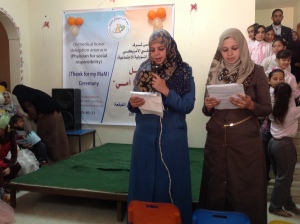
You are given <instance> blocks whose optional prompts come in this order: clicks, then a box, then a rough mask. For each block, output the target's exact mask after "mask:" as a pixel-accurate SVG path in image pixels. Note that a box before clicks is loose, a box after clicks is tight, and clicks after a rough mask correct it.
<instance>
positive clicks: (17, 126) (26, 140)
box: [10, 115, 48, 167]
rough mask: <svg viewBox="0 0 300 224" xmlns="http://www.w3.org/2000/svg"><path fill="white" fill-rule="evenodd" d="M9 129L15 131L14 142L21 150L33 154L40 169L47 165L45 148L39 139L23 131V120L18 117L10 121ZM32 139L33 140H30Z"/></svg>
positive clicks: (31, 133) (32, 133) (15, 116)
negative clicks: (27, 150)
mask: <svg viewBox="0 0 300 224" xmlns="http://www.w3.org/2000/svg"><path fill="white" fill-rule="evenodd" d="M10 125H11V128H13V129H14V130H15V131H16V142H17V144H18V145H19V147H20V148H22V149H29V150H30V151H32V152H33V154H34V155H35V157H36V159H37V160H38V161H39V163H40V167H41V166H44V165H47V164H48V156H47V148H46V145H45V143H44V142H43V141H41V139H40V138H39V137H38V136H37V135H36V134H35V133H34V132H33V131H31V132H29V131H28V130H26V129H24V120H23V118H22V117H21V116H19V115H14V116H12V117H11V119H10ZM30 135H31V136H30ZM32 137H34V139H33V138H32Z"/></svg>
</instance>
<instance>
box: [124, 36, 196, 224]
mask: <svg viewBox="0 0 300 224" xmlns="http://www.w3.org/2000/svg"><path fill="white" fill-rule="evenodd" d="M157 67H158V68H159V69H154V68H157ZM134 91H139V92H159V93H161V97H162V103H163V106H164V110H163V116H162V117H160V116H158V115H155V114H142V113H141V111H140V109H139V107H140V106H142V105H144V104H145V100H144V99H143V97H138V96H132V97H130V100H129V104H128V109H129V111H131V112H134V113H136V117H135V120H136V128H135V132H134V137H133V146H132V157H131V168H130V182H129V193H128V203H130V202H131V201H133V200H139V201H146V202H163V203H173V204H174V205H175V206H176V207H177V208H178V209H179V210H180V216H181V219H182V223H183V224H190V223H192V193H191V176H190V157H189V150H188V139H187V124H186V114H188V113H190V112H191V111H192V110H193V108H194V103H195V83H194V78H193V76H192V69H191V67H190V66H189V65H188V64H187V63H185V62H183V60H182V58H181V56H180V53H179V51H178V49H177V45H176V42H175V41H174V39H173V38H172V37H171V36H170V34H169V33H168V32H167V31H166V30H156V31H154V32H153V33H152V35H151V36H150V39H149V58H148V59H147V60H146V61H144V62H143V63H142V64H141V66H140V68H139V70H138V72H137V74H136V77H135V79H134Z"/></svg>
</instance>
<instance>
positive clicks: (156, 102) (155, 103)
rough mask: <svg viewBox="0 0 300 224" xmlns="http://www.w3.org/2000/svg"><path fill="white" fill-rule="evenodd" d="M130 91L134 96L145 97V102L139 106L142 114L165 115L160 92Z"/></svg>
mask: <svg viewBox="0 0 300 224" xmlns="http://www.w3.org/2000/svg"><path fill="white" fill-rule="evenodd" d="M130 93H131V95H132V96H139V97H142V98H144V99H145V104H144V105H143V106H140V107H139V109H140V111H141V112H142V114H156V115H158V116H160V117H163V114H164V113H163V110H164V106H163V103H162V98H161V94H160V93H152V92H151V93H149V92H135V91H130Z"/></svg>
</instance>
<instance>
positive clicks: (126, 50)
mask: <svg viewBox="0 0 300 224" xmlns="http://www.w3.org/2000/svg"><path fill="white" fill-rule="evenodd" d="M174 7H175V6H174V5H173V4H169V5H152V6H139V7H126V8H110V9H107V8H106V9H97V10H84V11H82V10H80V11H78V10H77V11H64V15H63V25H64V29H63V87H64V88H74V89H81V110H82V111H81V113H82V123H83V124H84V123H88V124H106V125H135V121H134V114H132V113H130V112H129V111H128V109H127V103H128V100H129V97H130V91H131V90H133V85H132V82H133V79H134V77H135V75H136V72H137V70H138V68H139V66H140V64H141V63H142V62H143V61H145V60H146V59H147V58H148V56H149V50H148V47H149V46H148V40H149V36H150V35H151V33H152V32H153V22H155V14H154V16H153V14H151V13H150V14H149V11H151V10H153V11H154V12H157V10H158V9H161V8H163V9H164V11H165V13H166V15H165V17H164V18H162V19H161V22H162V25H163V28H164V29H165V30H167V31H168V32H169V33H170V34H171V35H172V36H173V25H174ZM150 18H151V19H150ZM154 26H155V24H154Z"/></svg>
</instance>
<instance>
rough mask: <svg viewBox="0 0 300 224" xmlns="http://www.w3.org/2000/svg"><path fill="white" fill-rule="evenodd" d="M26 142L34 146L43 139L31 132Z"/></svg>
mask: <svg viewBox="0 0 300 224" xmlns="http://www.w3.org/2000/svg"><path fill="white" fill-rule="evenodd" d="M25 140H26V141H27V144H29V145H34V144H36V143H38V142H39V141H41V138H40V137H39V136H38V135H37V134H36V133H35V132H34V131H31V132H30V133H29V134H28V135H27V137H26V138H25Z"/></svg>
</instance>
